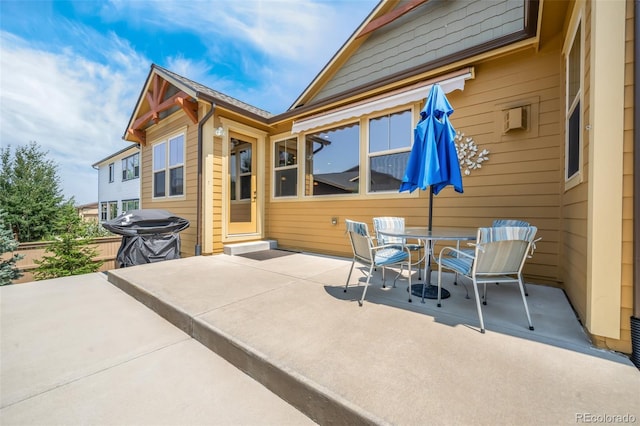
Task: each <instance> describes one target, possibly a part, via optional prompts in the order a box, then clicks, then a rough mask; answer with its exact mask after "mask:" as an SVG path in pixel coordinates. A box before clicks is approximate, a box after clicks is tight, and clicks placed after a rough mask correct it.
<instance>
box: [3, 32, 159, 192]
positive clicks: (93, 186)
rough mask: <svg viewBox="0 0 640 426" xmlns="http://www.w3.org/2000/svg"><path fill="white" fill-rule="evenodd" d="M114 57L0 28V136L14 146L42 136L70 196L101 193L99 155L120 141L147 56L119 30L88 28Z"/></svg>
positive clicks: (40, 139)
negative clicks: (127, 44) (43, 45)
mask: <svg viewBox="0 0 640 426" xmlns="http://www.w3.org/2000/svg"><path fill="white" fill-rule="evenodd" d="M83 30H84V31H85V36H86V35H90V37H89V38H90V39H91V43H98V44H94V46H100V47H101V48H102V49H103V50H102V53H103V54H104V55H108V56H110V57H113V58H114V59H115V61H113V62H112V63H111V64H104V63H100V62H96V61H93V60H90V59H87V58H86V57H83V56H79V55H78V54H77V52H76V51H74V50H73V49H71V48H68V47H66V48H64V49H62V50H60V51H59V52H50V51H43V50H39V49H37V48H34V47H32V46H30V45H29V44H28V43H27V42H26V41H24V40H22V39H20V38H18V37H15V36H13V35H11V34H8V33H6V32H2V33H0V69H1V70H2V74H1V76H0V92H1V95H0V101H1V102H0V109H1V112H0V129H1V133H0V140H2V145H3V146H8V145H11V146H13V147H16V146H19V145H24V144H27V143H28V142H30V141H36V142H37V143H38V144H39V145H40V146H41V147H42V148H43V150H45V151H48V152H49V158H50V159H51V160H53V161H54V162H55V163H57V164H58V166H59V168H58V175H59V176H60V178H61V181H62V186H63V188H64V192H65V196H66V197H70V196H75V198H76V201H77V202H78V203H87V202H91V201H97V172H96V171H95V170H93V169H92V168H91V164H93V163H94V162H96V161H98V160H100V159H102V158H104V157H106V156H108V155H110V154H112V153H114V152H116V151H118V150H120V149H122V148H123V147H124V146H126V143H125V142H124V141H122V139H121V136H122V133H123V131H124V127H126V123H127V121H128V118H129V115H128V114H130V111H131V108H133V105H134V104H135V101H136V99H137V95H138V92H137V91H139V90H140V85H141V82H143V81H144V78H145V76H146V73H147V72H148V69H147V68H146V67H141V66H140V64H143V63H148V62H147V61H144V60H142V58H140V57H138V56H137V55H136V54H135V52H131V51H127V50H126V49H123V44H122V43H121V42H120V41H119V40H117V39H115V38H113V37H107V38H104V37H100V36H99V35H97V34H95V33H92V32H91V31H90V30H87V29H86V28H85V29H83Z"/></svg>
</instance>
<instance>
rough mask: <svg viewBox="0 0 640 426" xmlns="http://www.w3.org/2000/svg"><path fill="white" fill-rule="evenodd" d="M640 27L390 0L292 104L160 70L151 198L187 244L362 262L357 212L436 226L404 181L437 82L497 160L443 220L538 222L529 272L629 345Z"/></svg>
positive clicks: (140, 139) (476, 174)
mask: <svg viewBox="0 0 640 426" xmlns="http://www.w3.org/2000/svg"><path fill="white" fill-rule="evenodd" d="M637 28H638V26H637V25H636V31H638V30H637ZM635 38H636V34H635V33H634V11H633V2H622V1H620V2H617V1H614V2H608V1H594V0H586V1H561V2H560V1H528V0H522V1H516V0H502V1H500V0H496V1H491V2H487V1H483V0H475V1H472V0H449V1H437V0H432V1H428V2H427V1H420V0H415V1H411V2H403V3H400V2H398V1H381V2H380V3H379V4H378V6H376V8H375V9H374V10H373V11H372V12H371V14H370V15H369V16H368V17H367V18H366V20H365V21H364V22H363V23H362V24H361V25H360V27H359V28H358V29H357V30H356V31H355V32H354V34H353V35H352V36H351V37H350V39H349V40H347V42H346V43H345V44H344V45H343V46H342V48H341V49H340V50H339V51H338V52H336V54H335V55H334V57H333V58H332V59H331V61H330V62H329V63H328V64H327V65H326V66H325V68H324V69H323V70H322V71H321V72H320V73H319V74H318V75H317V77H316V78H315V79H314V80H313V81H312V82H311V83H310V84H309V86H308V87H307V88H306V89H305V90H304V92H303V93H302V94H300V95H299V96H298V98H297V99H296V101H295V102H294V104H293V105H292V106H291V107H290V109H289V110H288V111H286V112H283V113H279V114H276V115H273V114H270V113H267V112H265V111H263V110H260V109H259V108H256V107H253V106H250V105H247V104H245V103H243V102H240V101H238V100H236V99H233V98H231V97H229V96H226V95H224V94H222V93H220V92H217V91H215V90H213V89H210V88H208V87H205V86H203V85H201V84H198V83H196V82H194V81H191V80H189V79H187V78H184V77H182V76H180V75H177V74H175V73H173V72H171V71H169V70H166V69H164V68H161V67H159V66H157V65H152V66H151V70H150V73H149V75H148V78H147V81H146V82H145V84H144V86H143V87H142V91H141V94H140V97H139V99H138V102H137V104H136V105H135V107H134V112H133V114H132V116H131V118H130V121H129V123H128V125H127V129H126V131H125V134H124V136H123V137H124V138H125V139H126V140H128V141H131V142H135V143H137V144H140V146H141V151H140V156H141V158H140V164H141V166H142V172H141V186H140V188H141V202H142V204H143V205H144V206H145V207H146V208H163V209H167V210H169V211H171V212H173V213H174V214H177V215H179V216H182V217H185V218H186V219H188V220H189V221H190V222H191V225H192V226H191V227H189V228H188V229H187V230H185V231H184V232H183V233H181V235H182V241H183V245H182V247H183V250H184V252H185V253H184V254H185V255H193V254H212V253H220V252H222V251H223V247H224V245H225V244H230V243H234V242H240V241H251V240H259V239H264V238H269V239H274V240H277V243H278V246H279V247H281V248H285V249H292V250H303V251H310V252H317V253H325V254H331V255H340V256H349V255H350V254H351V249H350V246H349V243H348V241H347V238H346V236H345V234H344V219H345V218H351V219H355V220H363V221H367V222H369V223H371V219H372V217H374V216H382V215H402V216H404V217H405V218H406V221H407V224H408V225H414V226H415V225H426V222H427V214H428V199H429V198H428V194H427V193H426V191H425V192H422V191H416V192H414V193H412V194H407V193H398V191H397V190H395V189H394V186H395V184H394V182H395V181H397V180H398V179H401V176H402V174H403V170H402V164H403V163H406V158H407V156H408V153H409V151H410V149H411V144H412V137H413V136H412V129H413V127H414V126H415V125H416V123H417V121H418V119H419V112H420V110H421V108H422V107H423V103H424V99H425V98H426V96H427V94H428V91H429V88H430V86H431V85H432V84H433V83H439V84H441V86H442V87H443V89H444V90H445V92H447V96H448V98H449V101H450V102H451V104H452V105H453V107H454V109H455V112H454V114H453V115H452V116H451V122H452V124H453V125H454V127H455V128H456V129H457V130H458V131H459V132H461V133H464V140H466V138H472V139H473V141H474V142H475V143H476V144H477V146H479V147H480V149H487V150H488V151H489V160H488V161H486V162H484V163H483V164H482V166H483V167H482V168H480V169H472V170H471V171H470V174H468V175H467V174H465V175H464V194H458V193H456V192H454V191H453V190H452V189H451V188H446V189H444V190H443V191H442V192H441V193H440V194H439V195H438V196H437V197H436V201H435V202H434V224H435V226H463V227H468V228H475V227H478V226H483V225H488V224H490V223H491V222H492V220H493V219H495V218H516V219H524V220H526V221H528V222H531V223H532V224H534V225H536V226H537V227H538V228H539V236H541V237H542V241H540V242H539V243H538V247H537V251H536V254H535V256H534V257H533V258H532V259H530V261H529V262H528V263H527V264H526V267H525V274H526V275H527V276H528V278H529V279H530V280H532V281H535V282H540V283H547V284H550V285H554V286H558V287H562V288H563V289H564V290H565V291H566V293H567V295H568V297H569V298H570V300H571V302H572V304H573V306H574V308H575V309H576V312H577V315H578V316H579V318H580V320H581V321H582V323H583V324H584V327H585V329H586V330H587V331H588V333H590V335H591V337H592V339H593V341H594V342H595V343H596V344H597V345H599V346H601V347H608V348H611V349H615V350H619V351H622V352H627V353H629V352H631V343H630V341H631V339H630V321H629V318H630V317H631V316H632V314H633V309H634V308H636V309H637V312H640V307H637V306H634V303H635V304H636V305H638V303H639V302H637V300H638V297H637V296H636V297H635V299H634V294H636V295H637V294H639V293H640V291H639V290H638V289H637V288H636V289H634V279H633V274H634V273H636V271H637V270H638V269H637V268H638V266H637V265H636V264H635V263H634V256H633V251H634V246H636V247H637V245H638V242H637V240H638V235H637V232H638V231H635V230H634V229H633V221H634V210H633V208H632V206H633V199H634V194H635V195H636V196H637V194H638V191H639V189H638V188H637V187H636V188H635V189H634V185H633V183H632V181H633V180H634V172H633V162H634V161H633V160H632V156H633V155H634V154H635V155H637V153H634V152H633V149H632V147H633V137H634V120H633V108H632V105H633V102H634V99H633V96H634V93H635V92H637V86H636V81H635V79H634V78H635V77H634V74H633V48H632V46H633V43H634V40H635ZM102 199H104V198H101V200H102ZM333 218H338V220H337V224H335V221H334V220H333ZM639 229H640V228H639ZM636 285H637V284H636Z"/></svg>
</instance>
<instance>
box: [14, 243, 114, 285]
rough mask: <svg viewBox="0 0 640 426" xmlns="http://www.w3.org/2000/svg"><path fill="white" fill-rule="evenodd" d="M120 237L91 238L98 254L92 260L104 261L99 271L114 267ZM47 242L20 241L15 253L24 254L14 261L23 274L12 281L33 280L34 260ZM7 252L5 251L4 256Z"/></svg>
mask: <svg viewBox="0 0 640 426" xmlns="http://www.w3.org/2000/svg"><path fill="white" fill-rule="evenodd" d="M121 242H122V237H120V236H117V237H102V238H96V239H94V240H93V244H94V245H95V247H96V250H97V251H98V256H97V257H96V258H95V259H94V260H102V261H104V263H103V264H102V267H101V268H100V271H108V270H110V269H116V255H117V254H118V249H119V248H120V243H121ZM48 245H49V242H46V241H43V242H37V243H20V245H19V246H18V249H17V250H16V251H15V253H18V254H21V255H23V256H24V258H22V259H21V260H19V261H18V262H17V263H16V267H17V268H18V269H20V270H21V271H22V272H23V273H24V275H23V276H22V277H20V278H19V279H17V280H15V281H14V284H17V283H25V282H29V281H33V270H34V269H35V268H37V267H38V265H36V263H35V260H40V259H41V258H42V256H43V255H44V254H45V250H46V248H47V246H48ZM8 255H9V253H5V256H3V257H6V256H8ZM49 255H50V254H49Z"/></svg>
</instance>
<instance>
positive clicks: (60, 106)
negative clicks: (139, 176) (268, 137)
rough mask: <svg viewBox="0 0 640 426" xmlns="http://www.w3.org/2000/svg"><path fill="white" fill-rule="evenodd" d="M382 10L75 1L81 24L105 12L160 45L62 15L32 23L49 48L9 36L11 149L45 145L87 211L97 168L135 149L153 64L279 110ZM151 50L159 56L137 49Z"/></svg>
mask: <svg viewBox="0 0 640 426" xmlns="http://www.w3.org/2000/svg"><path fill="white" fill-rule="evenodd" d="M376 2H377V0H352V1H340V2H332V1H311V0H287V1H285V0H280V1H276V0H271V1H266V0H262V1H260V0H252V1H251V0H250V1H230V0H228V1H219V0H218V1H197V0H196V1H190V2H188V3H185V2H183V1H178V0H174V1H170V0H163V1H153V2H149V1H128V0H127V1H125V0H116V1H111V2H109V3H106V2H105V3H100V4H98V3H92V2H77V3H73V5H74V8H76V12H77V13H76V16H78V15H86V16H89V17H90V18H92V19H95V16H93V15H92V14H94V13H96V12H97V13H100V14H101V17H102V19H103V22H107V23H111V24H113V26H112V28H113V31H116V29H117V28H123V27H126V28H128V29H129V30H132V31H133V32H137V34H138V35H141V34H145V33H148V34H151V35H150V36H148V37H150V38H149V39H144V38H140V39H135V41H134V40H126V39H123V38H121V37H119V36H118V34H116V33H115V32H110V33H107V34H101V33H99V32H98V31H97V30H95V29H94V28H91V27H90V26H87V25H85V24H83V23H81V22H79V21H71V20H69V19H57V20H56V18H55V17H54V16H49V17H48V18H47V19H46V22H44V21H39V22H40V24H41V28H38V27H37V26H33V25H31V26H29V29H28V31H26V32H27V33H29V32H31V33H34V32H38V33H41V34H40V36H41V37H40V39H38V37H36V39H34V40H29V41H26V40H25V39H22V38H19V37H17V36H15V35H13V34H11V33H8V32H6V31H2V32H0V142H1V143H2V146H6V145H12V146H14V147H15V146H17V145H23V144H26V143H28V142H29V141H36V142H38V143H39V144H40V146H41V147H42V148H43V149H44V150H47V151H49V153H50V157H49V158H51V159H52V160H53V161H55V162H56V163H57V164H58V165H59V176H60V177H61V180H62V184H63V187H64V191H65V196H67V197H69V196H72V195H73V196H75V198H76V202H78V203H88V202H91V201H96V200H97V172H96V171H95V170H93V169H92V168H91V164H93V163H95V162H97V161H99V160H101V159H103V158H105V157H107V156H108V155H111V154H113V153H114V152H117V151H119V150H120V149H122V148H124V147H126V146H128V143H127V142H124V141H122V139H121V137H122V134H123V132H124V128H125V127H126V125H127V122H128V120H129V117H130V114H131V112H132V109H133V108H134V106H135V103H136V101H137V99H138V96H139V94H140V90H141V89H142V85H143V84H144V81H145V79H146V77H147V74H148V72H149V65H150V64H151V62H152V60H151V59H149V58H148V56H152V57H153V58H154V59H153V61H155V62H156V63H158V64H159V65H161V66H164V67H167V68H168V69H170V70H172V71H174V72H176V73H178V74H181V75H184V76H186V77H188V78H191V79H193V80H195V81H198V82H200V83H202V84H205V85H207V86H209V87H211V88H213V89H215V90H218V91H221V92H223V93H225V94H228V95H230V96H233V97H235V98H237V99H239V100H242V101H244V102H247V103H250V104H252V105H254V106H256V107H259V108H263V109H266V110H269V111H271V112H273V113H279V112H283V111H284V110H285V109H286V108H287V107H288V106H289V105H290V104H291V102H293V100H295V98H296V97H297V96H298V95H299V94H300V92H301V91H302V90H303V89H304V88H305V87H306V86H307V85H308V84H309V83H310V82H311V80H312V79H313V78H314V77H315V75H316V74H317V73H318V72H319V71H320V69H321V67H322V66H323V65H324V64H325V63H326V62H327V61H328V60H329V59H330V58H331V56H332V55H333V54H334V53H335V52H336V50H337V49H338V48H339V47H340V46H341V45H342V43H344V42H345V41H346V40H347V38H348V37H349V36H350V35H351V33H352V32H353V31H354V30H355V28H356V26H357V25H358V24H359V23H360V22H361V21H362V19H364V17H365V16H366V14H367V13H368V12H369V10H370V9H371V8H372V7H373V6H374V5H375V3H376ZM28 22H33V21H28ZM49 25H51V26H49ZM42 35H46V36H45V37H44V38H43V37H42ZM156 35H157V38H153V37H154V36H156ZM25 37H27V36H25ZM180 37H188V39H189V40H192V41H194V42H195V44H198V43H199V45H198V48H199V49H200V53H185V52H191V51H190V49H188V47H191V46H181V45H179V44H178V45H176V43H175V40H174V39H180ZM134 42H135V43H139V46H134V45H132V43H134ZM149 46H152V47H154V48H158V49H156V50H157V51H158V52H159V53H153V54H152V53H151V51H149V53H147V54H141V53H139V52H138V51H136V49H143V48H148V47H149ZM195 55H199V56H196V57H194V56H195Z"/></svg>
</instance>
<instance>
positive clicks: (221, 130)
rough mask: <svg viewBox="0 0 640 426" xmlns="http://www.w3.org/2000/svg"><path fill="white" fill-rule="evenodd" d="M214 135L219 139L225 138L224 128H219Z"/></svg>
mask: <svg viewBox="0 0 640 426" xmlns="http://www.w3.org/2000/svg"><path fill="white" fill-rule="evenodd" d="M214 134H215V135H216V136H217V137H219V138H221V137H223V136H224V129H223V128H222V126H220V127H217V128H216V130H215V133H214Z"/></svg>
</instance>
